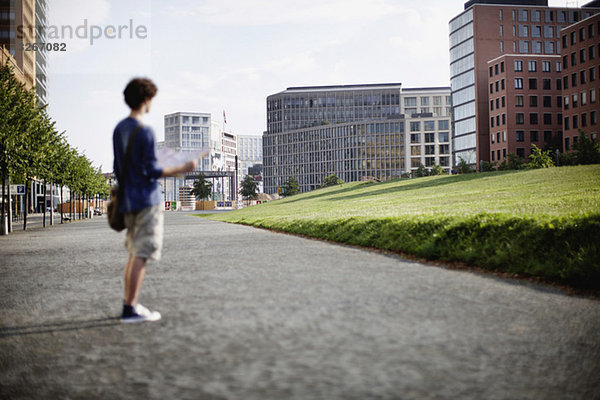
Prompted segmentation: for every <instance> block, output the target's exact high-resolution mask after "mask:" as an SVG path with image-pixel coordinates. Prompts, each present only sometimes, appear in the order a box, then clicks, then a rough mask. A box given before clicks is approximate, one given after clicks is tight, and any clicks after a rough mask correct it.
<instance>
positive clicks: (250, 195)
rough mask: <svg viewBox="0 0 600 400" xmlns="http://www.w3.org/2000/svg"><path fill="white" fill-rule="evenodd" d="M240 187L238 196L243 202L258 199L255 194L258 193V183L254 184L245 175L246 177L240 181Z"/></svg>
mask: <svg viewBox="0 0 600 400" xmlns="http://www.w3.org/2000/svg"><path fill="white" fill-rule="evenodd" d="M241 186H242V189H241V190H240V194H241V195H242V198H244V199H245V200H248V199H253V200H254V199H256V198H257V197H258V195H257V194H256V193H257V192H258V182H256V181H255V180H254V178H252V177H251V176H250V175H246V177H245V178H244V180H243V181H242V184H241Z"/></svg>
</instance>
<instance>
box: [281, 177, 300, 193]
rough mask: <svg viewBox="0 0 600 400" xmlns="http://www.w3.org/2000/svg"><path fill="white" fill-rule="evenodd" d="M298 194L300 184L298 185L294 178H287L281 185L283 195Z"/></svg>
mask: <svg viewBox="0 0 600 400" xmlns="http://www.w3.org/2000/svg"><path fill="white" fill-rule="evenodd" d="M298 193H300V184H299V183H298V179H296V177H295V176H292V177H289V178H288V179H287V181H285V183H284V184H283V195H284V196H293V195H295V194H298Z"/></svg>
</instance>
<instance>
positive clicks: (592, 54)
mask: <svg viewBox="0 0 600 400" xmlns="http://www.w3.org/2000/svg"><path fill="white" fill-rule="evenodd" d="M588 58H589V59H590V60H593V59H595V58H596V47H595V46H590V47H589V48H588Z"/></svg>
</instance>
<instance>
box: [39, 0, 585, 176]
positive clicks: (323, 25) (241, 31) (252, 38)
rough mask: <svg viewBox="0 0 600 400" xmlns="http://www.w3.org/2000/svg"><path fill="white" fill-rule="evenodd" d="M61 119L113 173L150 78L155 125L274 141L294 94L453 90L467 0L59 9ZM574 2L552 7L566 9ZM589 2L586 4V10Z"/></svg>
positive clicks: (62, 4)
mask: <svg viewBox="0 0 600 400" xmlns="http://www.w3.org/2000/svg"><path fill="white" fill-rule="evenodd" d="M48 3H49V17H48V25H49V32H48V33H49V38H48V41H49V42H53V43H65V49H64V50H65V51H51V52H49V53H48V55H49V68H48V82H49V96H48V101H49V113H50V116H51V118H52V119H53V120H54V121H55V122H56V128H57V130H58V131H60V132H63V131H64V132H65V133H66V136H67V140H68V141H69V143H70V144H71V145H72V146H73V147H76V148H77V149H78V150H79V152H80V153H83V154H85V155H86V156H87V157H88V158H89V159H90V160H91V161H92V162H93V164H94V165H95V166H96V167H101V168H102V171H103V172H110V171H112V163H113V154H112V132H113V129H114V127H115V125H116V124H117V123H118V122H119V121H120V120H121V119H123V118H125V117H126V116H127V115H128V113H129V109H128V108H127V106H126V105H125V103H124V101H123V94H122V93H123V89H124V88H125V85H126V84H127V82H128V81H129V80H130V79H131V78H133V77H138V76H142V77H149V78H150V79H152V80H153V81H154V82H155V83H156V85H157V86H158V95H157V96H156V97H155V99H154V101H153V106H152V110H151V112H150V113H149V114H148V115H146V117H145V119H144V123H145V124H147V125H150V126H152V128H153V129H154V132H155V134H156V139H157V140H158V141H160V140H163V138H164V124H163V117H164V115H165V114H170V113H174V112H180V111H181V112H183V111H187V112H208V113H211V114H212V118H213V119H214V120H216V121H218V122H220V123H222V122H223V112H225V115H226V119H227V124H226V125H225V129H226V130H227V131H228V132H232V133H234V134H237V135H262V133H263V132H264V131H265V129H266V97H267V96H268V95H271V94H274V93H278V92H280V91H282V90H285V89H286V88H287V87H291V86H314V85H343V84H359V83H386V82H400V83H402V84H403V86H404V87H424V86H449V85H450V78H449V57H448V22H449V20H450V19H452V18H453V17H455V16H456V15H458V14H459V13H460V12H462V11H463V9H464V7H463V5H464V1H462V0H461V1H456V0H419V1H415V0H301V1H298V0H169V1H166V0H127V1H123V0H85V1H81V0H53V1H51V2H48ZM565 4H566V1H553V0H550V1H549V5H550V6H564V5H565ZM582 4H583V3H582Z"/></svg>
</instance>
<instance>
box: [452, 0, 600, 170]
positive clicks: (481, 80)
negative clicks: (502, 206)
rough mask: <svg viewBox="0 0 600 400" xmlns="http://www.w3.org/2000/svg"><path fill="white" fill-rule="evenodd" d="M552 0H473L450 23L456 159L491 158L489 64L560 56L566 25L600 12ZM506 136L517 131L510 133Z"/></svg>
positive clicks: (469, 160)
mask: <svg viewBox="0 0 600 400" xmlns="http://www.w3.org/2000/svg"><path fill="white" fill-rule="evenodd" d="M596 3H597V1H596V2H592V3H589V4H587V5H585V6H584V7H583V8H552V7H548V2H547V0H529V1H525V0H521V1H518V0H512V1H511V0H472V1H469V2H467V3H465V11H463V12H462V13H460V14H459V15H457V16H456V17H455V18H453V19H452V20H451V21H450V23H449V30H450V83H451V87H452V105H453V117H454V130H453V133H452V139H453V155H454V163H457V162H458V160H459V157H460V158H463V159H464V160H466V161H467V162H469V163H470V164H473V165H478V164H479V161H481V160H485V161H490V156H491V152H490V144H491V139H490V133H491V132H490V123H489V121H490V106H489V104H490V103H489V101H490V93H489V86H488V67H489V65H488V62H489V61H490V60H493V59H496V58H498V57H500V56H502V55H510V54H516V55H560V54H561V39H560V37H561V29H563V28H564V27H565V26H567V25H570V24H573V23H576V22H578V21H581V20H583V19H586V18H588V17H590V16H591V15H593V14H595V13H597V12H599V11H600V9H598V8H593V7H597V4H596ZM507 135H509V136H511V135H516V133H515V132H514V131H507Z"/></svg>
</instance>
